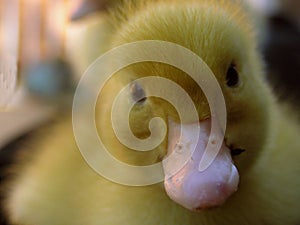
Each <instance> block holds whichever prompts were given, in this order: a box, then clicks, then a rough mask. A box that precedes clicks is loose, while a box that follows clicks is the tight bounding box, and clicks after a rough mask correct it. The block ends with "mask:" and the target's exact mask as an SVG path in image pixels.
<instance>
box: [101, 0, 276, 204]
mask: <svg viewBox="0 0 300 225" xmlns="http://www.w3.org/2000/svg"><path fill="white" fill-rule="evenodd" d="M142 2H143V3H141V4H140V5H139V4H134V5H131V6H129V7H128V8H127V9H126V10H124V12H122V13H119V14H118V16H117V17H116V18H117V19H116V21H117V23H116V24H117V26H116V30H115V33H114V35H113V38H112V39H113V41H112V43H113V44H112V46H114V47H115V46H118V45H122V44H126V43H132V42H136V41H144V40H160V41H166V42H172V43H175V44H178V45H181V46H183V47H185V48H187V49H189V50H191V51H192V52H194V53H195V54H196V55H198V56H199V57H201V58H202V60H203V61H204V62H205V63H206V64H207V66H208V67H209V68H210V70H211V71H212V72H213V74H214V76H215V78H216V80H217V81H218V83H219V86H220V87H221V90H222V93H223V96H224V99H225V103H226V112H227V117H226V118H227V125H226V131H225V133H224V135H225V138H224V140H223V144H222V146H221V149H220V150H219V153H218V155H217V156H216V158H215V159H214V161H213V162H212V164H211V165H210V166H209V167H208V168H207V169H206V170H204V171H199V170H198V164H199V161H200V159H201V156H202V155H203V152H204V149H205V146H206V144H207V142H208V136H209V133H210V129H211V125H210V124H211V110H210V105H209V104H208V101H207V98H206V96H205V94H204V92H203V91H202V90H201V88H200V87H199V86H198V84H197V83H196V81H195V80H193V78H191V77H190V76H189V75H188V74H186V73H185V72H183V71H182V70H180V69H178V68H175V67H174V66H171V65H167V64H164V63H160V62H141V63H136V64H133V65H130V66H128V67H126V68H125V69H123V70H121V71H119V72H118V73H116V74H115V76H114V77H112V78H111V79H110V80H109V81H108V82H107V84H106V86H105V87H104V88H103V90H102V93H101V94H100V99H101V101H99V102H98V112H97V115H98V118H97V119H98V125H99V130H102V129H101V127H103V126H105V127H106V128H107V129H106V130H105V132H100V133H101V137H102V140H103V142H104V144H105V145H106V146H108V149H110V150H111V152H112V153H113V154H114V155H115V156H116V157H117V158H119V159H120V160H122V161H123V162H126V163H130V164H134V165H150V164H153V163H156V162H158V161H161V160H162V159H164V157H166V156H167V155H169V154H171V153H173V152H174V151H175V150H176V149H178V148H179V150H180V149H181V148H182V146H184V147H183V151H189V149H188V148H189V147H187V146H196V147H195V151H194V153H193V155H192V157H191V159H190V160H189V161H188V162H187V163H186V164H185V165H183V167H182V168H181V169H180V170H179V171H177V173H175V174H173V175H172V176H166V178H165V181H164V186H165V190H166V192H167V194H168V195H169V196H170V198H171V199H173V200H174V201H176V202H177V203H179V204H181V205H183V206H184V207H186V208H188V209H191V210H197V209H203V208H209V207H215V206H220V205H222V204H223V203H224V202H226V200H227V199H228V198H229V197H230V196H231V195H232V194H233V193H234V192H235V191H237V190H238V185H239V177H240V176H241V177H242V176H243V174H246V173H247V171H249V169H250V168H251V166H252V165H253V164H254V162H255V159H256V158H257V156H258V155H259V154H260V150H261V149H262V148H263V146H264V145H265V141H266V139H267V135H268V129H269V123H268V118H269V111H268V109H269V107H268V104H270V102H271V99H270V97H269V96H270V94H269V90H268V88H267V87H266V85H265V82H264V78H263V77H262V65H261V60H260V56H259V54H258V53H257V51H256V45H255V41H254V35H253V32H252V28H251V26H250V25H249V22H248V20H247V17H246V16H245V13H244V11H243V10H242V9H241V7H240V6H239V5H238V3H234V2H229V1H226V2H225V1H207V0H203V1H200V2H199V1H198V2H197V1H195V2H194V1H189V2H187V3H184V4H182V2H181V3H180V1H148V2H150V3H147V1H145V2H144V1H142ZM162 51H163V49H162ZM128 54H129V55H128V57H130V53H128ZM140 54H141V56H142V54H147V53H146V52H141V53H140ZM178 57H180V56H178ZM186 60H188V59H182V61H186ZM148 76H156V77H157V78H166V79H168V80H171V81H174V82H176V83H177V84H178V85H180V87H182V88H183V89H184V91H185V92H186V93H187V94H188V95H189V96H190V98H191V99H192V100H193V103H194V106H195V109H196V112H197V114H198V120H197V121H194V120H193V119H191V120H190V121H188V119H187V120H186V121H180V116H179V113H178V110H177V109H176V107H174V105H172V104H171V103H170V102H168V101H166V99H163V98H158V97H153V96H152V97H151V96H148V95H147V92H148V90H149V89H150V88H151V87H150V86H151V85H153V83H152V84H150V83H147V82H139V80H138V79H139V78H142V77H148ZM201 76H204V75H203V74H201V73H200V72H199V77H201ZM201 79H203V80H205V79H206V78H205V77H202V78H201ZM130 82H131V84H130V88H129V89H127V90H128V91H127V94H126V95H124V96H127V97H125V98H127V99H124V101H123V103H124V104H132V102H134V106H133V107H132V109H131V112H130V114H129V118H128V120H129V124H130V128H131V131H132V133H133V134H134V135H135V136H136V137H137V138H139V139H145V138H147V137H149V136H151V135H152V134H151V132H150V130H149V122H150V121H151V119H152V118H154V117H160V118H162V119H163V120H164V121H165V124H166V126H167V135H166V137H165V139H164V140H163V141H162V142H161V143H160V144H159V145H158V146H157V147H156V148H154V149H153V150H151V151H148V152H142V151H135V150H132V149H129V148H127V147H125V146H124V145H123V144H121V143H120V142H119V140H118V139H117V137H116V135H115V133H114V130H113V128H112V125H111V123H110V121H111V120H110V118H111V108H112V106H113V102H114V99H115V98H116V96H117V94H118V93H119V92H120V90H121V89H122V88H123V87H124V86H125V85H127V84H128V83H130ZM157 84H158V85H157V87H159V89H160V90H161V93H167V92H168V91H167V89H168V87H166V89H165V90H163V88H162V87H160V85H159V81H158V83H157ZM173 95H174V96H175V99H177V101H178V102H177V103H178V105H180V106H181V107H183V108H186V113H188V109H187V108H188V107H186V104H187V103H186V102H185V100H182V99H183V98H182V96H181V94H179V93H178V92H177V91H174V93H173ZM101 102H102V103H101ZM104 102H105V104H104ZM119 114H120V115H122V114H125V112H122V111H119ZM103 124H105V125H103ZM195 124H196V125H200V134H198V135H197V138H195V139H192V140H191V137H193V135H194V134H193V131H194V130H193V127H194V126H193V125H195ZM180 130H181V136H180V135H179V133H180V132H179V131H180ZM220 132H222V131H220ZM185 140H186V142H185ZM193 140H194V143H193ZM179 152H180V151H179ZM179 155H180V154H179ZM179 157H180V156H179ZM165 172H166V173H167V171H165ZM240 188H242V187H240Z"/></svg>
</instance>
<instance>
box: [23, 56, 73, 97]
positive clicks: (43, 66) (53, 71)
mask: <svg viewBox="0 0 300 225" xmlns="http://www.w3.org/2000/svg"><path fill="white" fill-rule="evenodd" d="M25 83H26V85H27V88H28V90H29V92H30V93H31V94H33V95H35V96H38V97H41V98H45V99H46V100H51V99H56V98H59V97H60V96H62V95H64V94H65V93H67V92H69V91H70V90H72V71H71V68H70V66H69V64H68V63H67V62H65V61H63V60H61V59H48V60H45V61H43V62H40V63H39V64H37V65H34V66H31V67H30V69H29V70H28V72H27V73H26V76H25Z"/></svg>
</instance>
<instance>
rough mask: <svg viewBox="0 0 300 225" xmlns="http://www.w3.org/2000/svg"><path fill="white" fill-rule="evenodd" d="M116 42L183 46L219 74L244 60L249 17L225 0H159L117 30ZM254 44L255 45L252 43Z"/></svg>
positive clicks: (136, 13) (248, 38) (247, 41)
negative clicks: (148, 42)
mask: <svg viewBox="0 0 300 225" xmlns="http://www.w3.org/2000/svg"><path fill="white" fill-rule="evenodd" d="M115 37H116V38H115V40H114V45H119V44H123V43H129V42H134V41H141V40H163V41H169V42H173V43H176V44H179V45H182V46H184V47H186V48H188V49H190V50H192V51H193V52H195V53H196V54H198V55H199V56H200V57H202V59H203V60H204V61H205V62H206V63H207V64H208V65H209V66H210V67H211V69H212V70H213V71H214V72H216V73H218V72H220V71H218V70H223V69H225V68H226V67H228V64H230V63H232V61H234V60H235V58H238V59H240V60H242V59H243V58H244V57H246V56H245V54H244V52H246V49H247V48H249V47H250V46H249V45H251V43H252V41H251V38H252V33H251V29H250V27H249V25H248V23H247V22H246V17H245V16H244V14H243V12H242V11H241V10H239V8H237V7H236V6H235V5H234V4H232V5H231V4H225V3H224V1H214V0H212V1H206V0H202V1H197V2H195V1H185V2H182V1H181V2H180V1H165V2H160V1H158V2H157V3H156V4H150V6H149V7H146V6H145V8H143V9H142V10H138V11H137V12H135V13H133V16H132V17H130V15H129V16H128V18H127V21H126V23H123V25H122V26H121V27H120V28H119V29H118V30H117V35H115ZM251 47H252V46H251Z"/></svg>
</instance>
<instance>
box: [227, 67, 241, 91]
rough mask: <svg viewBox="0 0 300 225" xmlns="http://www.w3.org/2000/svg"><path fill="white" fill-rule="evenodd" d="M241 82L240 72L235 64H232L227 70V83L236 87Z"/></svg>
mask: <svg viewBox="0 0 300 225" xmlns="http://www.w3.org/2000/svg"><path fill="white" fill-rule="evenodd" d="M239 82H240V78H239V74H238V72H237V70H236V68H235V66H234V65H233V64H232V65H230V67H229V69H228V70H227V74H226V84H227V86H228V87H236V86H237V85H238V84H239Z"/></svg>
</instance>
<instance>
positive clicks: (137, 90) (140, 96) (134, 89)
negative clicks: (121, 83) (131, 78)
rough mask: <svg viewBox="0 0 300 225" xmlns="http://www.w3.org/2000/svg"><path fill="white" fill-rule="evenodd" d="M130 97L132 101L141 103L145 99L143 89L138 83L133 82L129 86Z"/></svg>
mask: <svg viewBox="0 0 300 225" xmlns="http://www.w3.org/2000/svg"><path fill="white" fill-rule="evenodd" d="M130 94H131V98H132V100H133V101H134V102H136V103H138V104H142V103H144V102H145V101H146V99H147V97H146V94H145V90H144V89H143V87H142V86H141V85H140V84H139V83H136V82H135V83H133V84H132V85H131V87H130Z"/></svg>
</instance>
